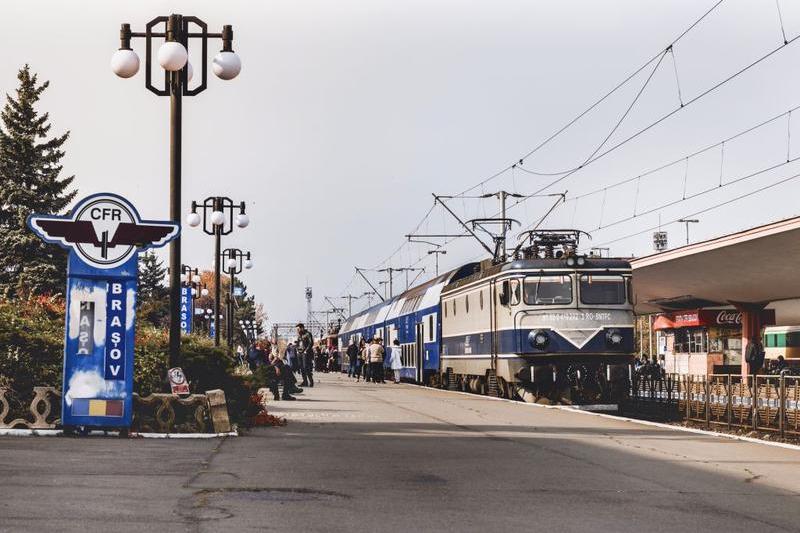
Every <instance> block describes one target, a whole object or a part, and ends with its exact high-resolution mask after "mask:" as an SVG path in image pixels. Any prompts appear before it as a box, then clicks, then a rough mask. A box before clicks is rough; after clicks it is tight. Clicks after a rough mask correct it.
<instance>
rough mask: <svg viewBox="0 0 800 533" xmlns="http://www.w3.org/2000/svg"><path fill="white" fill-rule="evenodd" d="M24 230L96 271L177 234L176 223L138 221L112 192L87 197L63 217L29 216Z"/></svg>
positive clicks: (120, 198)
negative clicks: (94, 268) (71, 251)
mask: <svg viewBox="0 0 800 533" xmlns="http://www.w3.org/2000/svg"><path fill="white" fill-rule="evenodd" d="M28 227H30V229H31V230H32V231H33V232H34V233H36V234H37V235H39V237H41V238H42V239H43V240H44V241H46V242H50V243H54V244H59V245H61V246H62V247H64V248H67V249H72V250H74V251H75V252H76V253H77V254H78V255H79V256H80V257H81V259H83V261H84V262H86V263H88V264H90V265H92V266H94V267H96V268H115V267H117V266H120V265H121V264H123V263H125V262H126V261H127V260H128V259H130V257H131V255H133V254H134V253H136V251H137V249H145V248H157V247H159V246H163V245H164V244H166V243H167V242H169V241H171V240H172V239H174V238H175V237H177V236H178V233H179V232H180V226H179V225H178V224H176V223H172V222H163V221H148V220H142V219H141V218H140V217H139V213H138V212H137V211H136V209H135V208H134V207H133V206H132V205H131V204H130V203H129V202H128V201H127V200H125V199H124V198H122V197H121V196H118V195H116V194H112V193H100V194H94V195H92V196H89V197H87V198H85V199H83V200H82V201H81V202H80V203H78V205H76V206H75V207H74V208H73V209H72V212H71V213H70V214H69V215H67V216H64V217H61V216H52V215H38V214H33V215H30V216H29V217H28Z"/></svg>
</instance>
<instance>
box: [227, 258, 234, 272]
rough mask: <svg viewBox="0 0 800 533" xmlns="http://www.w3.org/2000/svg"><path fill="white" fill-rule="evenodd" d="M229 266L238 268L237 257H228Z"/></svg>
mask: <svg viewBox="0 0 800 533" xmlns="http://www.w3.org/2000/svg"><path fill="white" fill-rule="evenodd" d="M227 264H228V268H229V269H231V270H233V269H234V268H236V259H228V263H227Z"/></svg>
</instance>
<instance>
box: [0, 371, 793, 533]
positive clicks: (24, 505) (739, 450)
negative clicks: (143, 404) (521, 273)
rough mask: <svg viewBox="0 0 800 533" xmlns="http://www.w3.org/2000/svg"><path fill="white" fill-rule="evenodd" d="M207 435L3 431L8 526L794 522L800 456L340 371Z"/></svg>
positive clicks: (317, 527) (575, 527)
mask: <svg viewBox="0 0 800 533" xmlns="http://www.w3.org/2000/svg"><path fill="white" fill-rule="evenodd" d="M317 382H318V385H317V386H316V387H314V388H313V389H309V390H308V391H307V392H306V393H305V394H303V395H302V396H301V397H300V398H301V399H300V400H299V401H296V402H276V403H273V404H270V412H271V413H272V414H277V415H280V416H285V417H286V418H287V419H288V420H289V424H288V425H287V426H285V427H281V428H261V429H257V430H254V431H251V432H250V433H249V434H248V435H247V436H244V437H237V438H228V439H225V440H215V441H143V440H139V441H123V440H117V439H89V440H78V439H67V438H24V439H23V438H2V439H0V479H2V482H0V530H14V531H16V530H31V531H42V530H47V529H50V530H61V531H63V530H84V531H86V530H89V531H92V530H100V529H107V528H108V527H109V525H110V524H113V529H114V530H115V531H136V530H138V531H141V530H142V529H143V528H144V527H145V526H146V525H148V524H149V526H147V527H151V528H152V527H158V528H160V529H164V530H169V531H180V530H186V531H264V530H273V531H302V532H305V531H342V532H344V531H348V532H349V531H382V532H385V531H414V530H416V531H451V530H458V531H492V530H494V531H507V530H527V531H548V532H549V531H559V532H560V531H581V532H585V531H587V530H591V531H613V532H626V531H631V532H634V531H635V532H641V531H648V532H650V531H726V532H735V531H747V532H752V531H758V532H759V533H762V532H766V531H800V452H798V451H795V450H787V449H781V448H775V447H769V446H765V445H761V444H754V443H747V442H738V441H733V440H729V439H723V438H718V437H712V436H707V435H696V434H690V433H684V432H678V431H675V430H670V429H663V428H655V427H649V426H644V425H640V424H636V423H633V422H626V421H618V420H610V419H607V418H600V417H594V416H588V415H584V414H580V413H571V412H564V411H558V410H549V409H536V408H533V407H531V406H527V405H524V404H514V403H509V402H500V401H492V400H489V399H486V398H481V397H478V396H469V395H461V394H453V393H448V392H445V391H437V390H432V389H425V388H421V387H415V386H412V385H394V384H392V383H387V384H385V385H376V384H366V383H364V382H361V383H354V382H352V381H350V380H348V379H347V378H346V377H343V376H339V375H332V374H322V375H319V376H318V379H317Z"/></svg>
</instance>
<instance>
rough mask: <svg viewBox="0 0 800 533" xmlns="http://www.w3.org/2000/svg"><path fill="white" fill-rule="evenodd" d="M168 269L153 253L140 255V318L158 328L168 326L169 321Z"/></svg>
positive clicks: (138, 303)
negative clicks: (165, 282) (166, 277)
mask: <svg viewBox="0 0 800 533" xmlns="http://www.w3.org/2000/svg"><path fill="white" fill-rule="evenodd" d="M166 273H167V269H166V267H165V266H164V262H163V261H161V259H159V258H158V256H157V255H156V254H154V253H152V252H145V253H143V254H139V300H138V302H137V305H138V318H139V320H143V321H146V322H147V323H149V324H151V325H153V326H156V327H163V326H166V324H167V322H168V320H169V290H168V289H167V287H165V286H164V276H165V275H166Z"/></svg>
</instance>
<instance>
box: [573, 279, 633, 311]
mask: <svg viewBox="0 0 800 533" xmlns="http://www.w3.org/2000/svg"><path fill="white" fill-rule="evenodd" d="M580 289H581V302H582V303H585V304H623V303H625V280H624V279H623V277H622V276H609V275H599V276H597V275H592V274H582V275H581V278H580Z"/></svg>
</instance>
